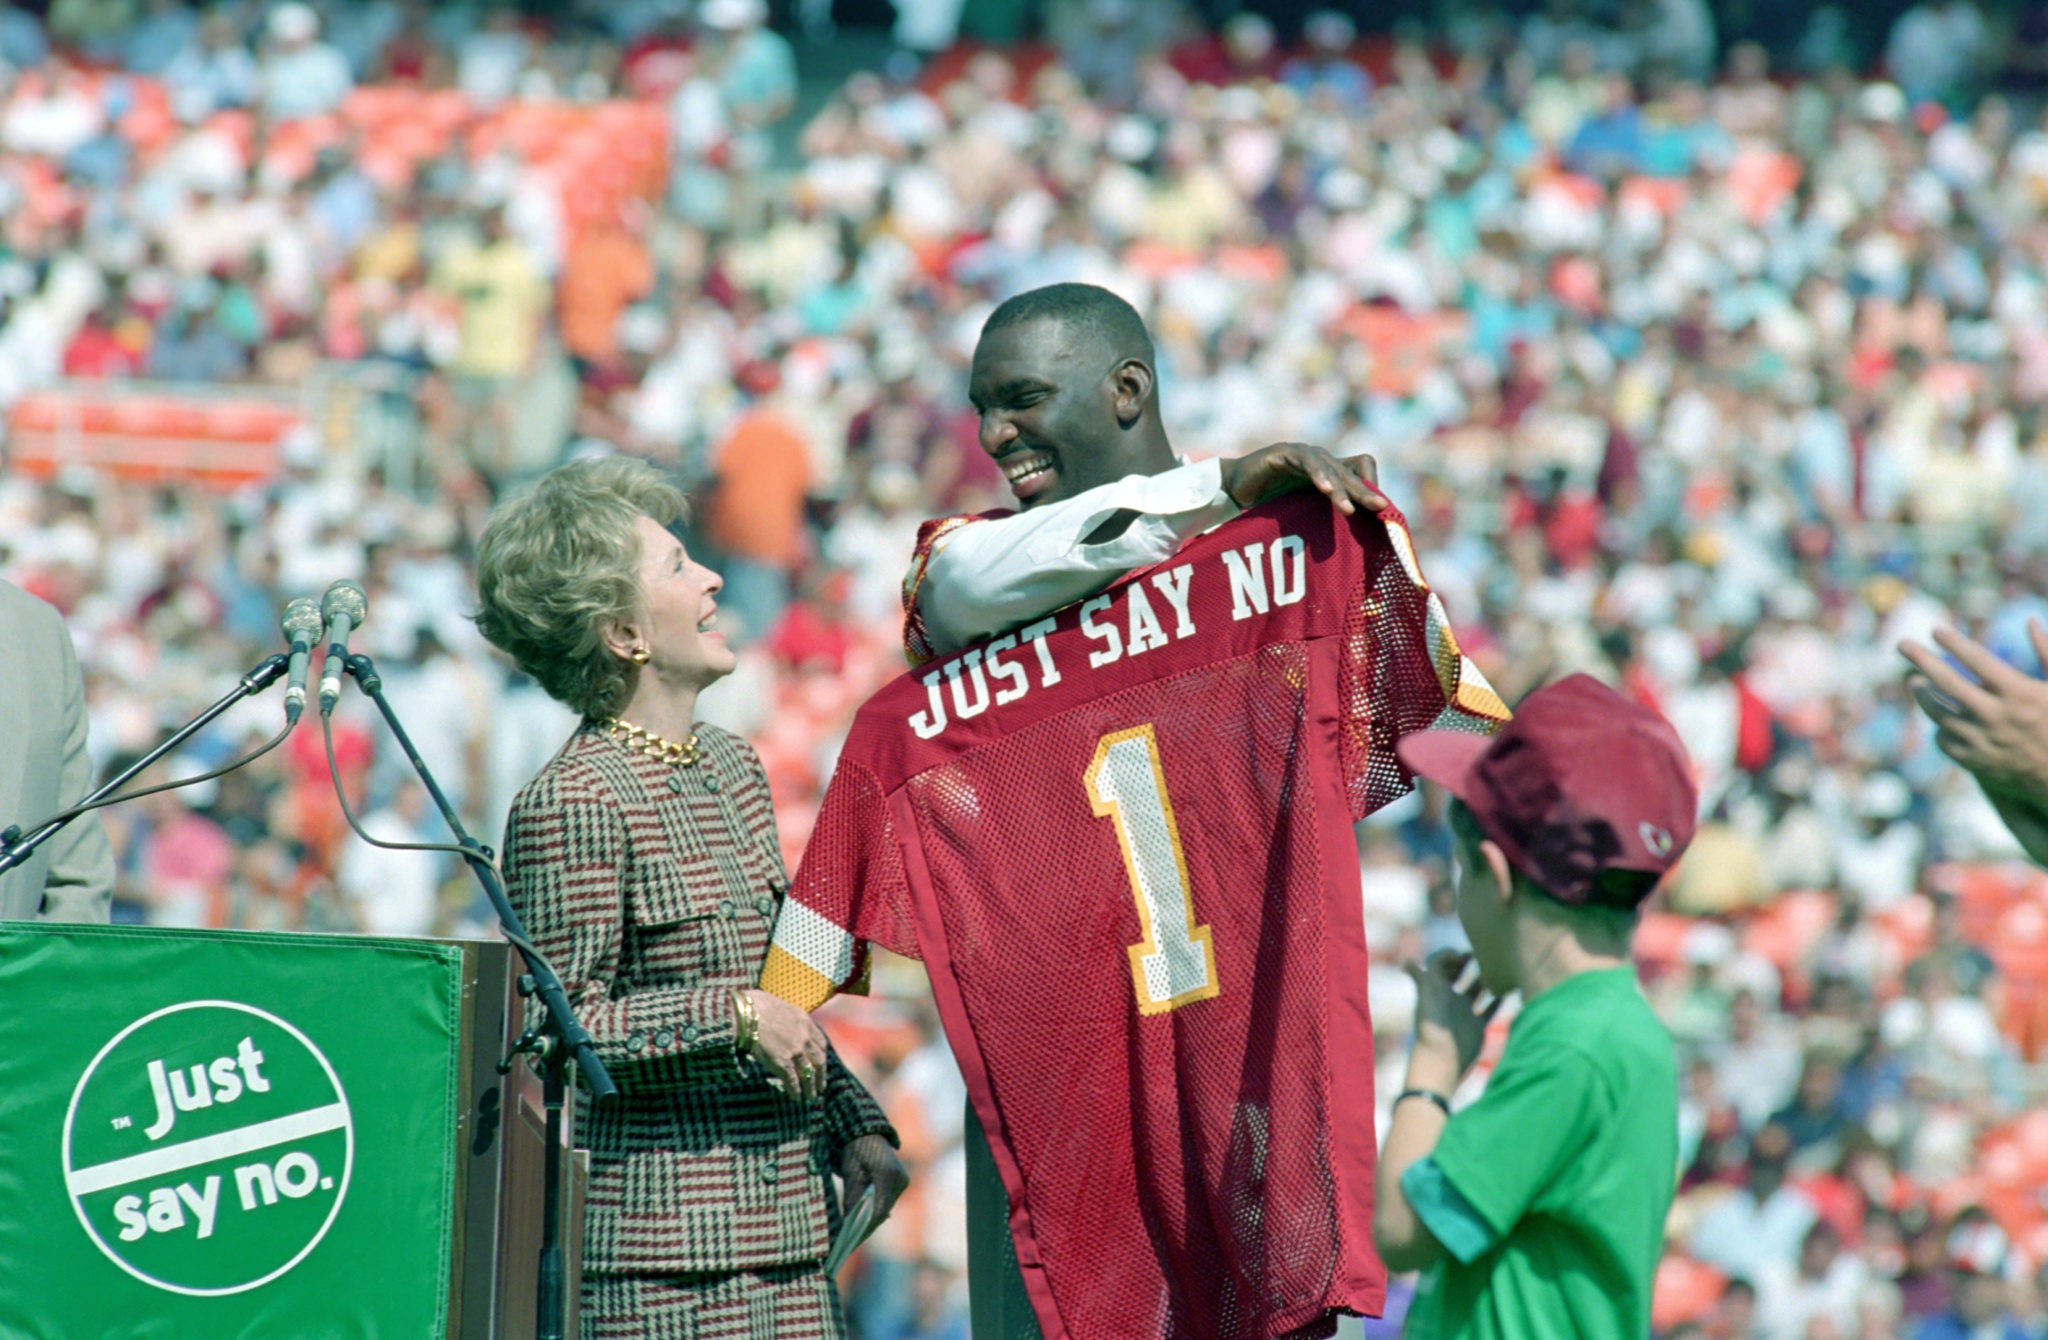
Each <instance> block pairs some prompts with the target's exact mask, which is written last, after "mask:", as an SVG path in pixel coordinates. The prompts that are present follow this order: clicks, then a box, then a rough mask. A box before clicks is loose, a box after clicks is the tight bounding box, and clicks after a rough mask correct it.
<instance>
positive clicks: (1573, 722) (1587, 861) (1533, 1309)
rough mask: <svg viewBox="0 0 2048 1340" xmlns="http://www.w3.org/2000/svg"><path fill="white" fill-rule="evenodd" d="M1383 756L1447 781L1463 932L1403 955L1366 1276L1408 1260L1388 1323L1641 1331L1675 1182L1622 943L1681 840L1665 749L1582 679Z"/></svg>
mask: <svg viewBox="0 0 2048 1340" xmlns="http://www.w3.org/2000/svg"><path fill="white" fill-rule="evenodd" d="M1399 748H1400V754H1401V759H1402V761H1403V762H1404V763H1405V764H1407V766H1408V767H1409V768H1410V769H1412V770H1413V771H1414V772H1416V773H1417V774H1419V775H1421V776H1423V777H1426V778H1428V779H1430V780H1431V781H1434V782H1436V783H1438V784H1439V785H1441V786H1443V787H1444V788H1445V789H1446V790H1448V791H1449V792H1450V793H1451V794H1452V795H1453V796H1454V797H1456V800H1455V801H1454V803H1453V804H1452V806H1451V825H1452V828H1453V830H1454V831H1455V833H1456V835H1457V840H1458V841H1457V846H1458V918H1459V920H1460V921H1461V922H1463V923H1464V926H1465V931H1466V934H1467V935H1468V936H1469V937H1470V938H1471V941H1472V953H1471V954H1470V955H1469V956H1468V955H1464V954H1455V953H1440V954H1438V955H1436V957H1434V958H1433V959H1431V960H1430V962H1429V964H1428V965H1427V966H1424V967H1415V966H1414V965H1410V967H1409V972H1410V974H1411V975H1413V976H1414V978H1415V982H1416V986H1417V989H1418V990H1419V992H1420V998H1419V1001H1418V1004H1417V1009H1416V1027H1415V1048H1414V1051H1413V1052H1412V1053H1411V1054H1410V1056H1409V1059H1408V1079H1407V1084H1406V1087H1405V1088H1404V1089H1403V1091H1402V1093H1401V1095H1400V1097H1399V1098H1397V1099H1395V1101H1394V1119H1393V1126H1392V1128H1391V1129H1390V1130H1389V1131H1388V1133H1387V1142H1386V1148H1385V1150H1384V1151H1383V1152H1382V1153H1381V1155H1380V1167H1379V1187H1378V1193H1377V1194H1378V1201H1377V1214H1376V1223H1375V1229H1376V1233H1377V1237H1378V1239H1379V1247H1380V1255H1381V1256H1382V1257H1383V1258H1384V1259H1385V1261H1386V1264H1387V1268H1388V1269H1390V1270H1411V1269H1418V1268H1420V1269H1423V1272H1424V1273H1423V1276H1422V1281H1421V1284H1420V1287H1419V1290H1418V1293H1417V1295H1416V1300H1415V1304H1414V1306H1413V1307H1412V1308H1411V1309H1410V1311H1409V1315H1408V1329H1407V1334H1408V1335H1409V1336H1461V1337H1464V1336H1470V1337H1502V1338H1503V1340H1548V1338H1549V1337H1557V1340H1566V1338H1567V1337H1570V1338H1571V1340H1609V1338H1610V1337H1611V1338H1612V1340H1642V1337H1644V1336H1646V1335H1648V1334H1649V1330H1650V1286H1651V1281H1652V1278H1653V1276H1654V1275H1655V1274H1656V1269H1657V1257H1658V1253H1659V1251H1660V1249H1661V1247H1662V1243H1663V1234H1664V1216H1665V1213H1666V1211H1667V1210H1669V1209H1670V1206H1671V1196H1672V1191H1673V1189H1674V1187H1675V1185H1676V1181H1677V1174H1678V1067H1677V1062H1676V1060H1675V1058H1674V1056H1673V1053H1672V1046H1671V1038H1670V1035H1669V1034H1667V1033H1666V1032H1665V1031H1664V1026H1663V1025H1662V1024H1661V1023H1659V1022H1658V1020H1657V1017H1656V1015H1655V1014H1653V1013H1652V1012H1651V1010H1650V1007H1649V1004H1648V1002H1646V1001H1645V1000H1644V999H1643V997H1642V993H1641V992H1640V991H1639V990H1637V988H1636V978H1635V969H1634V967H1633V966H1632V964H1631V961H1630V956H1629V940H1630V936H1631V935H1632V934H1633V932H1634V929H1635V922H1636V909H1637V906H1638V904H1640V903H1641V901H1642V900H1643V898H1644V897H1646V896H1647V895H1648V894H1649V892H1650V890H1651V889H1652V888H1654V887H1655V886H1656V883H1657V881H1658V879H1659V878H1660V877H1661V876H1662V875H1663V874H1664V873H1665V872H1666V871H1667V870H1669V869H1670V868H1671V866H1672V865H1673V864H1675V863H1676V862H1677V860H1678V857H1679V854H1680V853H1681V852H1683V851H1684V850H1685V846H1686V843H1687V842H1689V841H1690V840H1691V838H1692V832H1693V822H1694V817H1695V810H1696V807H1697V805H1698V799H1697V792H1696V791H1695V789H1694V787H1693V782H1692V769H1691V765H1690V764H1689V762H1688V761H1687V759H1686V756H1685V748H1684V746H1683V745H1681V744H1680V743H1679V741H1678V736H1677V734H1676V733H1675V732H1674V731H1673V730H1672V729H1671V727H1670V725H1669V724H1667V723H1666V722H1665V721H1664V719H1663V718H1662V717H1660V716H1658V715H1657V714H1656V713H1654V712H1651V711H1649V710H1647V709H1645V708H1643V707H1640V706H1638V705H1637V704H1635V703H1633V702H1630V701H1629V700H1628V699H1625V698H1623V697H1622V696H1621V695H1619V694H1617V693H1615V692H1614V691H1613V690H1611V689H1609V688H1607V687H1606V686H1604V685H1602V684H1600V683H1599V682H1598V681H1596V680H1594V679H1591V678H1589V677H1587V676H1585V675H1574V676H1572V677H1571V678H1569V679H1565V680H1562V681H1560V682H1559V683H1557V684H1553V685H1551V686H1550V687H1548V688H1545V689H1542V690H1539V691H1538V692H1536V693H1533V694H1531V695H1530V696H1529V697H1528V698H1527V699H1526V700H1525V701H1524V702H1523V704H1522V705H1521V707H1520V708H1519V709H1518V710H1517V712H1516V715H1515V719H1514V720H1513V721H1511V722H1509V723H1508V725H1507V726H1505V727H1503V728H1502V730H1501V732H1500V733H1499V734H1498V735H1496V736H1494V737H1493V738H1492V739H1485V738H1481V737H1477V736H1471V735H1461V734H1456V733H1453V732H1447V731H1427V732H1423V733H1421V734H1418V735H1411V736H1409V737H1408V738H1407V739H1406V740H1404V741H1402V742H1401V744H1400V746H1399ZM1475 960H1476V962H1477V965H1478V972H1477V974H1476V975H1475V977H1474V980H1473V981H1472V982H1470V984H1468V985H1467V986H1465V987H1464V989H1462V990H1460V989H1459V986H1458V982H1459V979H1460V978H1461V976H1462V975H1463V974H1464V972H1465V969H1466V967H1467V965H1468V964H1470V963H1471V962H1473V961H1475ZM1510 991H1520V992H1521V993H1522V1002H1523V1003H1522V1010H1521V1013H1520V1014H1519V1015H1517V1016H1516V1018H1515V1021H1514V1025H1513V1027H1512V1029H1511V1030H1510V1031H1509V1034H1508V1042H1507V1048H1506V1050H1505V1051H1504V1052H1503V1053H1502V1056H1501V1059H1500V1064H1499V1065H1498V1066H1497V1067H1495V1069H1494V1071H1493V1074H1492V1076H1491V1078H1490V1079H1489V1080H1488V1082H1487V1085H1486V1091H1485V1093H1484V1094H1483V1095H1481V1097H1480V1098H1479V1099H1478V1101H1476V1102H1474V1103H1473V1104H1471V1105H1470V1106H1469V1107H1466V1108H1463V1109H1461V1110H1460V1111H1458V1112H1457V1113H1456V1114H1455V1115H1454V1114H1452V1112H1451V1110H1450V1094H1451V1092H1452V1091H1453V1090H1454V1089H1456V1088H1457V1086H1458V1083H1459V1081H1460V1080H1462V1079H1463V1078H1464V1076H1465V1072H1466V1071H1467V1070H1469V1069H1470V1068H1471V1066H1472V1062H1473V1060H1474V1059H1475V1058H1476V1057H1477V1056H1478V1054H1479V1048H1480V1044H1481V1042H1482V1040H1483V1039H1484V1037H1485V1032H1486V1024H1487V1020H1489V1019H1490V1018H1492V1016H1493V1012H1494V1010H1495V1009H1497V1008H1499V1005H1500V998H1501V997H1503V996H1505V995H1507V993H1508V992H1510ZM1489 993H1490V994H1491V995H1492V996H1493V1003H1492V1004H1491V1005H1487V1006H1485V1007H1484V1008H1482V1006H1481V1000H1482V998H1483V996H1484V995H1486V994H1489Z"/></svg>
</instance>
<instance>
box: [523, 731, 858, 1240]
mask: <svg viewBox="0 0 2048 1340" xmlns="http://www.w3.org/2000/svg"><path fill="white" fill-rule="evenodd" d="M697 737H698V740H699V741H700V743H701V757H700V762H699V763H698V765H697V766H695V767H676V766H674V765H672V764H669V763H665V762H662V761H660V760H658V759H654V758H650V757H648V756H647V755H645V754H641V753H635V752H631V751H629V750H627V749H626V748H625V747H624V746H623V745H621V744H619V743H617V742H615V741H613V740H611V739H609V738H607V737H606V736H605V734H604V733H603V732H602V730H600V729H599V728H597V727H596V726H594V725H592V724H590V723H586V724H585V725H584V726H583V728H582V729H581V730H579V731H578V732H577V733H576V734H575V735H574V736H572V737H571V738H570V740H569V742H568V744H566V745H564V746H563V747H562V751H561V752H560V753H558V754H557V755H556V756H555V757H554V758H553V759H552V760H550V761H549V763H548V765H547V766H546V767H545V768H543V769H541V771H540V774H539V775H538V776H536V777H535V778H534V779H533V780H532V781H531V782H528V783H527V784H526V786H525V787H524V788H523V789H521V791H520V792H519V795H518V797H517V798H516V799H515V800H514V801H513V802H512V814H511V818H510V820H509V822H508V824H507V827H506V835H505V881H506V884H507V886H508V889H509V892H510V893H511V897H512V902H513V905H514V906H515V907H516V908H517V909H518V911H519V915H520V916H521V917H522V918H523V919H524V920H525V922H526V928H527V931H528V933H529V934H530V935H531V936H532V937H533V941H534V944H535V945H537V946H538V947H539V949H540V951H541V952H542V953H543V954H545V955H547V957H548V959H549V961H550V962H551V963H553V965H554V967H555V970H556V971H557V972H558V973H560V974H561V977H562V983H563V985H564V986H565V987H566V988H567V990H568V992H569V996H570V999H571V1000H572V1001H574V1002H576V1005H577V1014H578V1016H579V1017H580V1018H581V1019H582V1021H583V1024H584V1026H585V1027H587V1028H588V1029H589V1030H590V1033H591V1036H592V1038H593V1039H594V1040H595V1041H596V1044H597V1054H598V1056H599V1057H600V1058H601V1059H602V1060H603V1061H604V1063H605V1066H606V1067H607V1068H608V1069H609V1070H610V1071H611V1073H612V1077H613V1078H614V1079H615V1080H617V1081H618V1084H619V1096H620V1102H619V1103H618V1104H617V1105H616V1106H615V1107H614V1108H613V1109H612V1110H611V1111H609V1112H602V1111H597V1110H596V1109H594V1108H592V1107H591V1106H590V1105H589V1104H588V1103H586V1104H584V1106H583V1109H582V1116H581V1118H580V1123H579V1134H580V1136H581V1140H582V1143H584V1144H585V1145H587V1146H588V1147H589V1149H590V1191H589V1196H588V1199H587V1207H588V1208H587V1211H586V1217H585V1223H584V1238H583V1242H584V1246H583V1268H584V1269H585V1270H586V1271H595V1272H603V1273H615V1274H664V1275H666V1274H703V1273H711V1272H721V1271H732V1270H759V1269H762V1268H765V1267H770V1266H777V1265H789V1264H795V1263H800V1262H806V1261H818V1260H822V1259H823V1257H824V1255H825V1251H826V1248H827V1246H828V1245H829V1242H830V1237H829V1233H830V1230H831V1228H832V1227H834V1226H836V1223H837V1218H838V1216H837V1213H836V1210H832V1209H829V1208H828V1200H829V1199H830V1197H829V1196H828V1194H827V1187H828V1185H829V1183H828V1181H827V1177H826V1174H827V1170H828V1169H833V1168H836V1167H837V1166H838V1158H839V1153H840V1151H841V1150H842V1149H844V1148H845V1146H846V1145H847V1144H848V1143H849V1142H851V1141H852V1140H854V1139H855V1138H857V1137H859V1136H862V1135H867V1134H871V1133H879V1134H882V1135H885V1136H887V1137H888V1138H889V1140H890V1142H891V1143H894V1142H895V1140H896V1133H895V1131H894V1130H892V1129H891V1128H890V1126H889V1122H888V1119H887V1118H885V1117H884V1116H883V1115H882V1110H881V1108H880V1107H879V1106H877V1105H876V1103H875V1100H874V1099H873V1098H872V1097H870V1096H869V1094H868V1092H867V1090H866V1089H865V1088H863V1087H862V1086H861V1083H860V1081H859V1080H857V1079H855V1078H854V1077H853V1076H852V1074H850V1073H849V1072H848V1071H847V1069H846V1067H845V1065H844V1064H843V1063H841V1061H840V1060H839V1057H838V1055H837V1054H836V1053H835V1054H834V1055H833V1056H832V1057H831V1064H830V1075H829V1078H828V1081H827V1084H826V1089H825V1097H824V1101H823V1102H822V1103H808V1104H806V1103H800V1102H797V1101H794V1100H793V1099H790V1098H785V1097H783V1096H782V1094H781V1093H779V1092H778V1091H777V1090H775V1089H774V1088H772V1087H770V1086H769V1084H768V1081H767V1079H766V1078H765V1073H764V1072H763V1071H762V1069H761V1067H760V1065H759V1063H757V1062H755V1061H752V1060H744V1061H743V1060H740V1059H739V1058H737V1057H736V1056H735V1055H734V1052H733V1033H734V1019H733V1009H732V992H733V989H734V988H735V987H750V986H753V985H755V984H756V983H757V982H758V981H759V979H760V971H761V963H762V960H763V959H764V958H765V957H766V956H767V953H768V939H769V934H770V932H771V931H773V929H774V926H775V913H776V909H777V908H778V907H779V906H780V904H781V899H782V895H783V892H784V891H785V890H786V889H787V888H788V883H789V881H788V876H787V875H786V873H785V872H784V870H783V865H782V852H781V848H780V846H779V844H778V843H777V841H776V836H775V818H774V814H773V812H772V810H771V807H770V801H769V795H768V778H767V775H766V774H765V773H764V772H763V771H762V769H761V761H760V759H759V758H758V757H756V756H755V754H754V751H753V750H752V749H751V748H749V747H748V745H747V744H746V742H745V741H743V740H741V739H739V738H738V737H737V736H734V735H731V734H728V733H727V732H725V731H722V730H718V729H717V728H715V727H711V726H699V727H698V729H697Z"/></svg>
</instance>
